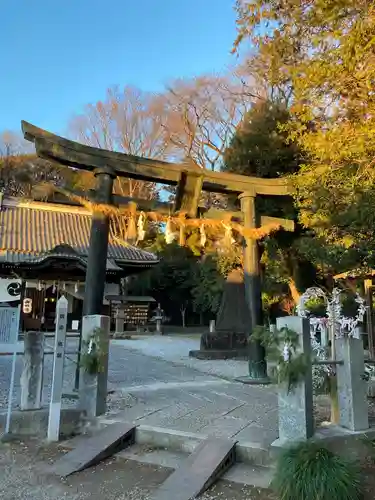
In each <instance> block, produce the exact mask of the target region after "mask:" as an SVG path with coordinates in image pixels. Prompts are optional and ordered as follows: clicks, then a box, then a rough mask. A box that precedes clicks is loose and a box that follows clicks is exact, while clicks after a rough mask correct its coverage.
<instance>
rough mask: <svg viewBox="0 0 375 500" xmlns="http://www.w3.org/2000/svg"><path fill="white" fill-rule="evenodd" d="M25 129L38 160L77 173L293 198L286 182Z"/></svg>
mask: <svg viewBox="0 0 375 500" xmlns="http://www.w3.org/2000/svg"><path fill="white" fill-rule="evenodd" d="M21 126H22V132H23V135H24V137H25V139H27V140H29V141H31V142H34V144H35V148H36V152H37V154H38V156H40V157H41V158H45V159H49V160H53V161H55V162H57V163H60V164H62V165H67V166H71V167H74V168H77V169H81V170H88V171H92V170H95V169H96V168H102V167H105V166H106V167H111V168H112V169H113V170H114V172H115V173H116V175H118V176H122V177H130V178H133V179H139V180H145V181H151V182H159V183H163V184H168V185H177V184H179V182H180V180H181V175H182V174H184V175H188V176H193V177H200V178H202V181H203V184H202V189H203V190H205V191H210V192H215V193H236V194H239V193H243V192H251V193H253V194H254V195H256V194H262V195H274V196H275V195H280V196H286V195H289V194H291V186H290V184H289V183H288V181H287V180H286V179H261V178H257V177H247V176H244V175H237V174H230V173H225V172H212V171H209V170H203V169H201V168H199V167H197V166H196V165H194V164H192V163H181V164H176V163H168V162H165V161H160V160H153V159H150V158H142V157H139V156H132V155H127V154H124V153H117V152H114V151H108V150H105V149H100V148H95V147H92V146H86V145H84V144H80V143H78V142H74V141H71V140H68V139H65V138H63V137H60V136H58V135H54V134H52V133H51V132H48V131H46V130H43V129H40V128H38V127H36V126H35V125H32V124H31V123H28V122H25V121H22V122H21Z"/></svg>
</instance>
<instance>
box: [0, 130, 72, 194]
mask: <svg viewBox="0 0 375 500" xmlns="http://www.w3.org/2000/svg"><path fill="white" fill-rule="evenodd" d="M70 174H71V172H70V170H69V169H68V168H66V167H60V166H58V165H56V164H52V163H50V162H48V161H46V160H42V159H40V158H37V157H36V155H35V153H34V151H33V146H32V144H31V143H30V142H28V141H25V140H24V139H23V138H22V136H21V135H20V134H17V133H15V132H10V131H4V132H3V133H1V134H0V190H1V191H2V192H3V193H4V194H6V195H8V196H25V197H28V198H30V197H32V196H33V189H34V188H35V186H36V185H37V184H38V183H45V182H48V183H51V184H52V185H58V186H64V185H66V184H67V182H69V176H70Z"/></svg>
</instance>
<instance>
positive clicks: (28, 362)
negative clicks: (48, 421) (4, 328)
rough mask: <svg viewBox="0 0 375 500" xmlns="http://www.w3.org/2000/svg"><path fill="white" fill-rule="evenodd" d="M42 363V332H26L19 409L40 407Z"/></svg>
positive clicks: (38, 408) (36, 408) (37, 408)
mask: <svg viewBox="0 0 375 500" xmlns="http://www.w3.org/2000/svg"><path fill="white" fill-rule="evenodd" d="M43 363H44V334H43V332H26V333H25V339H24V355H23V369H22V375H21V405H20V408H21V410H40V409H41V408H42V391H43Z"/></svg>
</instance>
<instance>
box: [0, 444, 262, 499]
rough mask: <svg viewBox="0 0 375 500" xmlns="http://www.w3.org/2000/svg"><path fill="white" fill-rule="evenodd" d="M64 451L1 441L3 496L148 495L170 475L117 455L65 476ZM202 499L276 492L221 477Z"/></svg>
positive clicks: (259, 496)
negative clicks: (59, 466)
mask: <svg viewBox="0 0 375 500" xmlns="http://www.w3.org/2000/svg"><path fill="white" fill-rule="evenodd" d="M62 452H63V450H62V449H59V448H58V447H56V446H45V445H41V444H38V443H37V442H35V441H34V442H28V443H8V444H0V498H3V499H4V500H5V499H6V500H60V499H66V500H86V499H90V500H103V499H105V500H148V499H149V498H150V495H152V492H153V491H155V489H156V487H157V486H158V485H159V484H160V483H162V482H163V481H164V480H165V479H166V478H167V477H168V475H169V473H170V471H169V470H167V469H164V468H158V467H153V466H149V465H143V464H138V463H136V462H131V461H125V460H122V459H116V458H112V459H109V460H107V461H106V462H104V463H102V464H100V465H98V466H97V467H95V468H91V469H88V470H87V471H84V472H81V473H79V474H76V475H74V476H71V477H69V478H67V479H66V480H61V479H60V478H58V477H56V476H54V475H53V473H52V468H51V465H52V464H53V462H54V460H55V459H56V457H58V456H59V455H60V454H61V453H62ZM201 499H202V500H271V499H272V496H270V495H269V494H267V493H265V492H259V491H257V490H254V489H251V488H245V487H240V486H239V485H235V484H233V483H227V482H219V483H217V485H215V486H214V487H213V488H212V489H211V490H210V491H208V492H207V493H206V494H205V495H203V496H202V497H201Z"/></svg>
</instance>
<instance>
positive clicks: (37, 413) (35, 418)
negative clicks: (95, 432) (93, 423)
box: [0, 408, 86, 440]
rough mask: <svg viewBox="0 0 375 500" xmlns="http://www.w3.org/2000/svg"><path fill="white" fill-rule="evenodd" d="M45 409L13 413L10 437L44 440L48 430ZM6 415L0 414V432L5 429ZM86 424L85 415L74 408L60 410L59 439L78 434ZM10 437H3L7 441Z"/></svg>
mask: <svg viewBox="0 0 375 500" xmlns="http://www.w3.org/2000/svg"><path fill="white" fill-rule="evenodd" d="M48 412H49V410H48V409H47V408H42V409H41V410H28V411H19V410H17V411H13V412H12V416H11V421H10V434H11V436H27V437H39V438H41V439H45V438H46V437H47V429H48ZM5 422H6V413H5V412H4V413H0V432H1V433H3V432H4V429H5ZM85 423H86V420H85V413H84V412H82V411H81V410H78V409H76V408H64V409H62V410H61V420H60V439H66V438H68V437H71V436H75V435H77V434H80V433H81V431H82V428H83V427H84V425H85ZM11 436H9V435H8V436H4V439H5V440H7V439H9V437H11Z"/></svg>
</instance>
